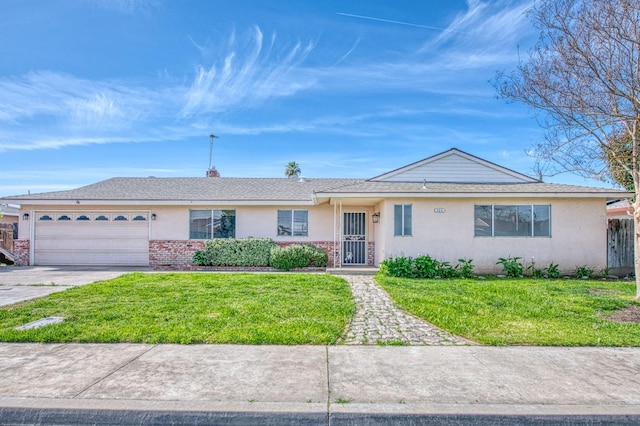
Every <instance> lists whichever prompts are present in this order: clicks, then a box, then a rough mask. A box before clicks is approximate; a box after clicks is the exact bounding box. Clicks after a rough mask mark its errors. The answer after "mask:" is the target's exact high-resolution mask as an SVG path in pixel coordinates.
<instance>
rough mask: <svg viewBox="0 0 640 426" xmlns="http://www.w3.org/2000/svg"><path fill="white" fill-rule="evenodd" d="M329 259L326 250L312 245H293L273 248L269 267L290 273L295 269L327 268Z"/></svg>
mask: <svg viewBox="0 0 640 426" xmlns="http://www.w3.org/2000/svg"><path fill="white" fill-rule="evenodd" d="M328 261H329V257H328V256H327V253H325V251H324V250H322V249H319V248H317V247H315V246H313V245H311V244H292V245H290V246H286V247H278V246H275V247H272V248H271V258H270V260H269V265H271V266H272V267H274V268H276V269H282V270H284V271H288V270H290V269H294V268H306V267H318V268H324V267H325V266H327V262H328Z"/></svg>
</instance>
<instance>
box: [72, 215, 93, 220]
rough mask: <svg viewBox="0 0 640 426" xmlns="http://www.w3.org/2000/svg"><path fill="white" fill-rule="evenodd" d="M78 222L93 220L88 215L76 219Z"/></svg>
mask: <svg viewBox="0 0 640 426" xmlns="http://www.w3.org/2000/svg"><path fill="white" fill-rule="evenodd" d="M76 220H91V219H90V218H89V216H87V215H86V214H81V215H79V216H78V217H76Z"/></svg>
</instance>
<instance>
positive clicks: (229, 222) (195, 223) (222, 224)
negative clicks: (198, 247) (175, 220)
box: [189, 210, 236, 240]
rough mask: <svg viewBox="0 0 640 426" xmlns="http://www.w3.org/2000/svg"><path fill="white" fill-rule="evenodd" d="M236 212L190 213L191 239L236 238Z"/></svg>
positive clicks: (208, 211)
mask: <svg viewBox="0 0 640 426" xmlns="http://www.w3.org/2000/svg"><path fill="white" fill-rule="evenodd" d="M235 236H236V211H235V210H191V211H189V239H192V240H208V239H210V238H235Z"/></svg>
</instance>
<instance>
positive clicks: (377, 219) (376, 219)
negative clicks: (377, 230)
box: [371, 212, 380, 223]
mask: <svg viewBox="0 0 640 426" xmlns="http://www.w3.org/2000/svg"><path fill="white" fill-rule="evenodd" d="M371 220H373V223H379V222H380V212H378V213H374V214H372V215H371Z"/></svg>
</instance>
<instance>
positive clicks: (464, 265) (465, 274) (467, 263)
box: [456, 259, 473, 278]
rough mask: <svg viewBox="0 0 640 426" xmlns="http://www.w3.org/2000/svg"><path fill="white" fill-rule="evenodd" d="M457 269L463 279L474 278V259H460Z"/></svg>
mask: <svg viewBox="0 0 640 426" xmlns="http://www.w3.org/2000/svg"><path fill="white" fill-rule="evenodd" d="M456 269H457V271H458V274H460V277H461V278H471V277H473V259H458V264H457V265H456Z"/></svg>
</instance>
